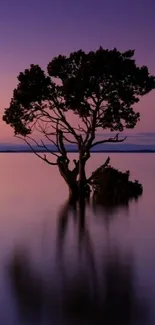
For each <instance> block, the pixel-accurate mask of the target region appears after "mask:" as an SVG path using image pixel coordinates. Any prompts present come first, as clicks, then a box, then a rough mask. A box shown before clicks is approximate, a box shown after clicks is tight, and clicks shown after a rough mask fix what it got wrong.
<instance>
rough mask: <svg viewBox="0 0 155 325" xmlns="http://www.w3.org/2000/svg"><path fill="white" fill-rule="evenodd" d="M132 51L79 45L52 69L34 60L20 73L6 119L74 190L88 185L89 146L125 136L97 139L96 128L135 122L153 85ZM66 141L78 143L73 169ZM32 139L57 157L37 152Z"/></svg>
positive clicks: (116, 128)
mask: <svg viewBox="0 0 155 325" xmlns="http://www.w3.org/2000/svg"><path fill="white" fill-rule="evenodd" d="M133 56H134V51H132V50H129V51H126V52H122V53H121V52H120V51H118V50H117V49H113V50H104V49H103V48H102V47H100V48H99V49H98V50H97V51H94V52H93V51H91V52H88V53H85V52H84V51H82V50H79V51H77V52H74V53H71V54H70V55H69V56H68V57H66V56H63V55H59V56H58V57H56V58H54V59H53V60H52V61H51V62H50V63H49V64H48V66H47V73H48V74H46V73H45V72H44V71H43V70H42V69H41V68H40V67H39V66H38V65H34V64H32V65H31V66H30V68H29V69H26V70H25V71H24V72H21V73H20V74H19V76H18V81H19V83H18V86H17V88H16V89H15V90H14V92H13V97H12V99H11V102H10V106H9V107H8V108H7V109H5V112H4V116H3V120H4V121H5V122H6V123H7V124H10V125H11V127H13V128H14V132H15V135H16V136H21V137H22V138H23V139H24V140H25V141H26V143H27V144H29V145H30V147H31V149H32V150H33V151H34V152H35V153H36V154H37V156H39V157H40V158H41V159H43V160H44V161H45V162H47V163H48V164H50V165H58V167H59V170H60V173H61V175H62V176H63V178H64V179H65V181H66V182H67V184H68V186H69V189H70V192H71V193H74V194H76V196H77V195H78V194H79V188H80V193H82V192H84V191H85V190H86V184H87V180H86V175H85V164H86V161H87V160H88V159H89V158H90V150H91V149H92V148H93V147H94V146H96V145H98V144H101V143H106V142H114V143H115V142H122V141H124V138H122V139H119V137H118V134H117V135H116V136H114V137H111V138H103V139H101V140H100V141H97V140H96V134H97V130H98V129H99V128H101V129H103V130H110V131H117V132H121V131H123V130H124V128H130V129H132V128H134V127H135V125H136V123H137V121H138V120H139V116H140V115H139V113H137V112H135V111H134V109H133V105H134V104H135V103H137V102H138V101H139V100H140V97H141V96H144V95H145V94H147V93H149V92H150V91H151V90H152V89H154V88H155V77H154V76H151V75H150V74H149V72H148V68H147V67H146V66H142V67H138V66H137V65H136V63H135V60H134V58H133ZM70 111H71V112H72V113H74V114H76V115H77V116H78V119H79V125H78V126H76V127H74V125H71V124H70V122H69V119H68V112H70ZM77 124H78V123H77ZM36 130H37V131H38V132H40V134H41V137H42V139H41V141H40V142H37V141H36V140H35V139H34V138H32V137H31V134H33V131H36ZM44 139H45V140H46V142H45V141H44ZM31 141H32V142H31ZM47 142H48V143H50V144H52V145H54V149H51V148H50V147H49V146H47ZM32 143H33V145H32ZM65 143H72V144H75V145H77V150H78V152H79V158H78V161H77V162H76V161H74V163H75V168H74V169H73V170H70V169H69V162H70V160H69V158H68V156H67V151H66V147H65ZM34 144H35V145H37V146H38V148H40V147H41V148H42V149H44V150H45V151H46V152H48V153H49V154H52V155H53V156H54V157H55V158H56V160H55V161H53V160H52V161H51V160H50V159H49V157H47V155H46V154H45V155H41V154H40V153H38V152H36V151H35V149H34ZM55 151H57V152H55ZM87 190H88V186H87ZM87 190H86V192H87Z"/></svg>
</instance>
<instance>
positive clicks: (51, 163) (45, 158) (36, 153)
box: [16, 135, 57, 166]
mask: <svg viewBox="0 0 155 325" xmlns="http://www.w3.org/2000/svg"><path fill="white" fill-rule="evenodd" d="M16 138H18V139H21V140H24V141H25V143H26V144H27V145H28V146H29V147H30V149H31V150H32V152H33V153H34V154H35V155H36V156H37V157H39V158H40V159H42V160H43V161H45V162H47V163H48V164H49V165H52V166H56V165H57V163H56V162H55V163H53V162H51V161H49V160H48V159H47V157H46V155H45V154H44V157H42V156H41V155H40V154H39V153H38V152H37V151H36V150H35V149H34V148H33V147H32V145H31V144H30V143H29V142H28V141H27V140H26V137H24V138H22V137H20V136H17V135H16ZM32 140H33V139H32Z"/></svg>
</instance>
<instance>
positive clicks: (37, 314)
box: [0, 154, 155, 325]
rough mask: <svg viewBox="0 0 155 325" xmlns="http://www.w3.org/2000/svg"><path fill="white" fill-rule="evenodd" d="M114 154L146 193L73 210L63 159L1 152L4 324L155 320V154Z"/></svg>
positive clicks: (96, 158)
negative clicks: (56, 162)
mask: <svg viewBox="0 0 155 325" xmlns="http://www.w3.org/2000/svg"><path fill="white" fill-rule="evenodd" d="M74 156H75V155H74ZM110 156H111V164H112V165H113V166H114V167H117V168H120V169H121V170H123V171H125V170H127V169H129V170H130V171H131V176H132V178H136V179H138V180H139V181H140V182H141V183H142V184H143V186H144V192H143V196H142V197H141V198H140V199H139V200H138V201H137V202H135V201H132V202H131V203H130V204H129V206H128V208H127V207H124V208H121V207H118V208H117V209H113V210H112V211H105V210H104V209H101V208H95V209H93V208H92V207H91V206H87V207H86V209H85V211H80V210H79V209H77V210H76V211H75V209H72V211H71V209H69V207H68V205H67V188H66V185H65V183H64V182H63V179H61V177H60V176H59V173H58V171H57V169H56V168H55V167H51V166H48V165H46V164H44V163H43V162H42V161H39V160H38V158H36V157H35V156H34V155H33V154H0V183H1V186H0V204H1V210H0V213H1V217H0V324H2V325H7V324H8V325H14V324H15V325H16V324H20V325H21V324H29V325H31V324H38V325H40V324H44V325H47V324H53V325H57V324H78V325H79V324H80V325H81V324H97V323H98V324H107V325H108V324H120V325H121V324H123V325H126V324H143V323H144V324H155V194H154V186H155V154H110ZM72 157H73V155H72ZM106 157H107V155H106V154H94V155H92V158H91V161H90V162H89V163H88V168H87V173H88V174H91V172H92V171H93V170H94V169H95V168H96V167H97V166H99V165H100V164H102V163H103V161H104V160H105V159H106ZM84 215H85V219H84ZM79 216H81V218H80V217H79ZM97 315H98V316H97ZM110 315H111V316H110ZM112 315H114V317H115V321H114V320H113V316H112Z"/></svg>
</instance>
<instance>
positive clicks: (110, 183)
mask: <svg viewBox="0 0 155 325" xmlns="http://www.w3.org/2000/svg"><path fill="white" fill-rule="evenodd" d="M129 177H130V172H129V171H126V172H125V173H123V172H121V171H119V170H117V169H115V168H112V167H111V166H110V165H107V166H106V167H105V168H99V169H97V170H96V171H95V172H94V173H93V175H92V176H91V184H92V187H93V190H94V193H93V201H94V202H95V203H96V204H101V205H104V206H117V205H127V204H128V202H129V201H130V200H131V199H135V200H136V199H137V198H138V197H139V196H140V195H141V194H142V192H143V187H142V185H141V184H140V183H139V182H138V181H137V180H135V181H134V182H133V181H131V180H129Z"/></svg>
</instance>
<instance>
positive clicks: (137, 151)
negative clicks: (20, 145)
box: [0, 150, 155, 153]
mask: <svg viewBox="0 0 155 325" xmlns="http://www.w3.org/2000/svg"><path fill="white" fill-rule="evenodd" d="M36 152H37V153H48V152H47V151H36ZM53 152H57V151H53ZM67 152H68V153H78V151H74V150H68V151H67ZM0 153H33V151H31V150H4V151H3V150H0ZM91 153H155V150H96V151H91Z"/></svg>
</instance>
